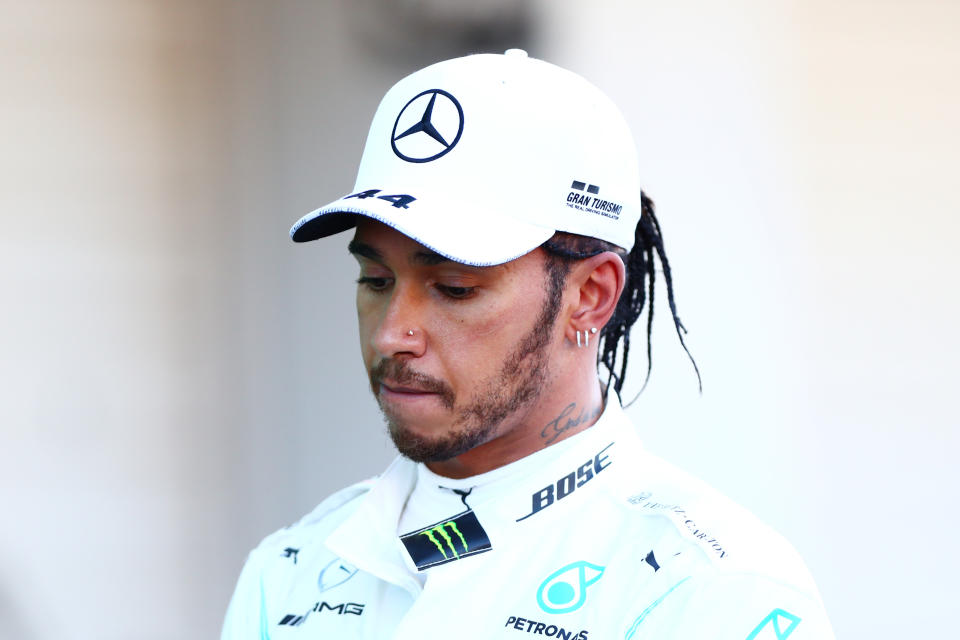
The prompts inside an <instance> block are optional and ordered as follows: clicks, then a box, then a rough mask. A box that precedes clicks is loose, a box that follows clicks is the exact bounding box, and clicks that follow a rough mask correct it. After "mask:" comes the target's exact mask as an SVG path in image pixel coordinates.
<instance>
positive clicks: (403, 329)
mask: <svg viewBox="0 0 960 640" xmlns="http://www.w3.org/2000/svg"><path fill="white" fill-rule="evenodd" d="M422 319H423V301H422V300H421V299H420V297H419V296H418V295H417V294H416V293H415V292H414V291H413V290H412V288H411V287H410V286H408V285H405V284H400V283H397V284H395V285H394V287H393V290H392V291H391V292H390V299H389V301H388V302H387V304H386V308H385V309H384V310H383V315H382V317H381V319H380V322H379V324H378V325H377V327H376V328H375V329H374V331H373V334H372V335H371V337H370V340H371V344H372V346H373V348H374V349H375V350H376V352H377V355H379V356H380V357H382V358H394V357H397V356H403V355H406V356H410V357H415V358H419V357H420V356H422V355H423V353H424V351H425V350H426V333H425V332H424V330H423V323H422Z"/></svg>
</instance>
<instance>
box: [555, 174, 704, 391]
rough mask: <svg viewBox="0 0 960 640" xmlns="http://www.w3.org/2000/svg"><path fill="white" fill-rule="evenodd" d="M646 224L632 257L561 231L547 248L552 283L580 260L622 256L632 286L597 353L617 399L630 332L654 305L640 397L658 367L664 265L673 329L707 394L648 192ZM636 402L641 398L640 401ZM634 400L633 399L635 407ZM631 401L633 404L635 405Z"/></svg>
mask: <svg viewBox="0 0 960 640" xmlns="http://www.w3.org/2000/svg"><path fill="white" fill-rule="evenodd" d="M640 207H641V210H640V211H641V212H640V221H639V222H638V223H637V228H636V231H635V232H634V233H635V236H634V245H633V249H632V250H631V251H630V252H629V253H627V252H626V251H625V250H624V249H623V248H621V247H618V246H616V245H614V244H612V243H610V242H607V241H605V240H599V239H597V238H591V237H588V236H582V235H577V234H572V233H566V232H557V233H555V234H554V235H553V236H552V237H551V238H550V239H549V240H547V241H546V242H544V243H543V245H541V246H542V247H543V249H544V250H545V251H546V253H547V256H548V258H549V259H548V261H547V269H548V271H549V273H550V276H551V279H552V280H553V281H554V282H557V281H560V282H562V281H563V279H564V278H566V275H567V273H569V271H570V268H571V267H572V266H573V263H574V262H575V261H577V260H583V259H586V258H591V257H593V256H595V255H598V254H600V253H603V252H605V251H613V252H614V253H616V254H617V255H619V256H620V259H621V260H623V263H624V266H625V267H626V275H627V277H626V284H625V286H624V290H623V294H622V295H621V296H620V300H618V301H617V307H616V309H615V310H614V312H613V316H611V318H610V321H609V322H607V324H606V326H604V327H603V329H602V330H601V331H600V347H599V352H598V354H597V364H598V366H599V365H600V364H603V366H604V367H605V368H606V369H607V371H608V372H609V377H608V378H607V386H608V387H609V386H610V384H611V383H612V384H613V388H614V390H615V391H616V392H617V395H618V396H619V395H620V391H621V389H623V383H624V380H626V377H627V359H628V356H629V354H630V329H631V327H633V325H634V323H635V322H636V321H637V320H638V319H639V318H640V315H641V314H642V313H643V309H644V307H645V306H647V301H648V300H649V307H648V311H647V375H646V378H645V379H644V381H643V386H642V387H641V388H640V391H638V392H637V396H639V395H640V393H642V392H643V390H644V389H645V388H646V386H647V382H649V381H650V372H651V371H652V369H653V353H652V347H653V343H652V337H653V295H654V285H655V283H656V274H657V270H656V269H655V262H654V259H655V258H657V259H659V261H660V266H661V268H662V271H663V279H664V281H665V282H666V284H667V303H668V304H669V306H670V313H671V314H672V315H673V325H674V327H675V328H676V331H677V337H678V338H680V346H682V347H683V350H684V352H686V354H687V357H688V358H690V362H691V363H692V364H693V370H694V372H695V373H696V374H697V386H698V388H699V389H700V390H701V391H703V382H702V380H701V379H700V369H699V368H698V367H697V363H696V361H695V360H694V359H693V356H692V355H691V354H690V350H689V349H687V344H686V342H684V339H683V336H684V334H686V332H687V329H686V327H684V326H683V323H682V322H680V318H679V316H677V305H676V302H675V301H674V296H673V276H672V274H671V273H670V262H669V261H668V260H667V253H666V250H665V249H664V247H663V235H662V234H661V231H660V223H659V222H658V221H657V216H656V213H655V211H654V206H653V200H651V199H650V198H648V197H647V194H646V193H643V192H641V193H640ZM621 343H622V350H623V359H622V361H621V362H620V365H619V368H618V366H617V360H618V354H619V352H620V350H621ZM634 400H636V397H634ZM632 402H633V401H632V400H631V403H632ZM629 404H630V403H628V405H629Z"/></svg>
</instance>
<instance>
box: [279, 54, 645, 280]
mask: <svg viewBox="0 0 960 640" xmlns="http://www.w3.org/2000/svg"><path fill="white" fill-rule="evenodd" d="M438 138H439V139H440V140H443V142H440V141H438ZM639 175H640V172H639V161H638V159H637V150H636V146H635V145H634V142H633V136H632V134H631V133H630V128H629V127H628V125H627V123H626V120H625V119H624V117H623V115H622V114H621V113H620V111H619V110H618V109H617V107H616V105H614V104H613V102H612V101H611V100H610V99H609V98H608V97H607V96H606V95H604V94H603V93H602V92H601V91H600V90H599V89H597V88H596V87H595V86H593V85H592V84H590V83H589V82H587V81H586V80H585V79H584V78H582V77H581V76H579V75H577V74H575V73H572V72H570V71H567V70H565V69H561V68H560V67H557V66H554V65H552V64H549V63H547V62H544V61H542V60H536V59H533V58H528V57H527V56H526V54H525V53H523V52H522V51H519V50H511V51H509V52H507V54H505V55H495V54H479V55H471V56H465V57H462V58H456V59H453V60H445V61H443V62H438V63H436V64H433V65H430V66H429V67H426V68H424V69H421V70H419V71H417V72H415V73H413V74H411V75H409V76H407V77H406V78H403V79H402V80H400V81H399V82H398V83H397V84H395V85H394V86H393V87H392V88H391V89H390V90H389V91H388V92H387V94H386V95H385V96H384V98H383V100H382V101H381V102H380V106H379V107H378V108H377V111H376V113H375V114H374V117H373V122H372V124H371V125H370V132H369V134H368V136H367V142H366V146H365V147H364V151H363V156H362V158H361V160H360V168H359V170H358V173H357V180H356V183H355V185H354V188H353V191H352V192H351V193H350V194H349V195H345V196H344V197H342V198H339V199H338V200H335V201H333V202H331V203H330V204H328V205H325V206H323V207H320V208H319V209H317V210H315V211H312V212H310V213H308V214H307V215H305V216H303V217H302V218H301V219H300V220H298V221H297V222H296V223H295V224H294V225H293V227H292V228H291V229H290V236H291V237H292V238H293V239H294V240H296V241H297V242H303V241H309V240H314V239H316V238H320V237H324V236H327V235H330V234H333V233H338V232H340V231H343V230H345V229H347V228H350V227H352V226H353V222H352V221H351V220H348V219H344V216H343V215H341V214H342V213H350V214H359V215H363V216H367V217H369V218H373V219H375V220H379V221H381V222H383V223H385V224H388V225H390V226H392V227H394V228H395V229H397V230H399V231H400V232H402V233H403V234H405V235H407V236H409V237H411V238H413V239H414V240H416V241H417V242H419V243H420V244H422V245H424V246H426V247H429V248H430V249H432V250H433V251H435V252H437V253H439V254H441V255H443V256H446V257H448V258H450V259H452V260H454V261H456V262H462V263H465V264H471V265H477V266H484V265H493V264H501V263H504V262H508V261H510V260H513V259H515V258H517V257H519V256H522V255H524V254H526V253H527V252H529V251H531V250H532V249H534V248H535V247H537V246H539V245H540V244H541V243H543V242H544V241H545V240H547V239H548V238H550V236H552V235H553V233H554V231H566V232H570V233H576V234H580V235H584V236H588V237H593V238H600V239H602V240H606V241H608V242H612V243H613V244H615V245H617V246H620V247H623V248H624V249H627V250H629V249H630V248H631V247H632V246H633V243H634V237H635V231H636V226H637V221H638V220H639V219H640V213H641V204H640V202H641V198H640V182H639Z"/></svg>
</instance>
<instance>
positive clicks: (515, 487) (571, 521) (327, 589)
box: [222, 402, 833, 640]
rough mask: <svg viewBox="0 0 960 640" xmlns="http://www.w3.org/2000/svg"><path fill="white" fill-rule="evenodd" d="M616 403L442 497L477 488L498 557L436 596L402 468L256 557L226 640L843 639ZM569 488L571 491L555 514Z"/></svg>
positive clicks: (786, 552)
mask: <svg viewBox="0 0 960 640" xmlns="http://www.w3.org/2000/svg"><path fill="white" fill-rule="evenodd" d="M607 404H608V406H607V409H606V410H605V412H604V414H603V415H602V416H601V418H600V420H598V422H597V424H596V425H594V426H593V427H591V428H590V429H587V430H586V431H584V432H582V433H580V434H577V435H576V436H573V437H571V438H569V439H567V440H566V441H563V442H561V443H558V444H557V445H554V446H553V447H549V448H548V449H547V450H545V451H544V452H540V453H542V454H549V455H540V454H534V455H533V456H529V457H528V458H525V459H524V460H521V461H519V463H516V464H517V466H516V467H514V468H508V467H504V469H501V470H498V471H497V472H493V475H492V476H491V475H489V474H485V477H484V476H481V477H478V478H473V479H467V480H457V481H448V482H449V483H450V484H452V485H454V486H453V488H461V489H465V488H469V486H471V484H470V482H471V480H473V481H477V480H479V481H480V483H479V485H475V486H477V488H475V489H474V490H473V491H472V492H471V494H470V496H468V498H467V504H468V505H469V506H470V507H471V508H472V509H473V512H474V513H475V515H476V516H477V518H478V520H479V521H480V523H481V525H482V526H483V528H484V529H485V531H486V533H487V536H488V537H489V539H490V542H491V545H492V549H491V550H490V551H488V552H485V553H478V554H476V555H470V556H467V557H462V558H460V559H459V560H455V561H450V562H448V563H446V564H442V565H439V566H435V567H432V568H429V569H427V570H426V571H425V573H426V574H427V576H428V579H427V580H426V585H425V586H422V585H421V582H420V580H419V579H418V578H417V575H416V574H417V572H416V570H415V569H416V567H415V565H414V563H413V561H412V559H411V558H410V556H409V555H408V554H407V552H406V549H405V548H404V546H403V545H402V544H401V542H400V541H399V538H398V535H397V533H398V526H399V525H398V523H400V518H401V512H402V510H403V508H404V505H405V504H406V503H407V500H408V498H410V496H411V492H412V491H413V489H414V487H415V485H416V484H417V478H418V467H417V465H415V464H413V463H411V462H409V461H407V460H405V459H402V458H398V459H397V460H395V461H394V462H393V463H392V464H391V465H390V467H388V468H387V470H386V471H385V472H384V473H383V475H381V476H380V477H379V478H377V479H375V480H371V481H367V482H364V483H360V484H358V485H355V486H353V487H350V488H348V489H346V490H344V491H341V492H339V493H337V494H335V495H334V496H332V497H331V498H328V499H327V500H326V501H324V502H323V503H322V504H321V505H320V506H319V507H317V509H315V510H314V512H313V513H311V514H310V515H308V516H306V517H305V518H304V519H303V520H301V521H300V522H299V523H297V524H296V525H294V526H292V527H289V528H287V529H284V530H281V531H278V532H277V533H275V534H273V535H271V536H269V537H267V538H266V539H265V540H264V541H263V542H262V543H261V544H260V545H259V546H258V547H257V548H256V549H255V550H254V551H253V552H251V554H250V557H249V558H248V560H247V564H246V566H245V567H244V569H243V572H242V574H241V576H240V580H239V583H238V584H237V589H236V592H235V594H234V597H233V600H232V602H231V604H230V607H229V610H228V612H227V617H226V622H225V624H224V628H223V635H222V638H223V640H251V639H254V638H258V639H261V640H262V639H264V638H276V639H283V638H297V637H303V638H306V637H318V638H338V639H346V640H349V639H354V638H357V639H359V638H365V639H378V640H379V639H385V638H392V639H395V640H412V639H414V638H417V639H421V638H437V639H440V638H458V639H461V638H478V639H479V638H484V639H489V638H514V639H519V638H523V637H529V638H531V639H532V638H534V637H538V636H539V637H548V638H563V639H565V640H571V639H574V638H576V639H579V640H589V639H590V638H593V639H594V640H596V639H606V638H624V639H631V638H655V639H657V640H670V639H675V640H680V639H684V640H686V639H695V640H706V639H730V640H744V639H746V640H754V639H757V640H760V639H765V638H773V639H780V640H783V639H786V638H789V639H790V640H805V639H813V638H817V639H822V638H832V637H833V634H832V632H831V630H830V625H829V622H828V621H827V618H826V614H825V612H824V609H823V605H822V603H821V601H820V597H819V595H818V593H817V590H816V587H815V585H814V583H813V580H812V579H811V577H810V575H809V573H808V572H807V570H806V568H805V566H804V564H803V562H802V561H801V560H800V558H799V557H798V555H797V554H796V552H795V551H794V550H793V548H792V547H791V546H790V545H789V544H788V543H787V542H785V541H784V540H783V539H782V538H781V537H780V536H779V535H777V534H776V533H775V532H773V531H772V530H771V529H769V528H768V527H766V526H765V525H763V524H762V523H760V522H759V521H758V520H756V519H755V518H754V517H753V516H752V515H750V514H749V513H747V512H746V511H745V510H743V509H742V508H741V507H739V506H737V505H735V504H734V503H733V502H731V501H730V500H728V499H727V498H725V497H723V496H721V495H720V494H718V493H717V492H716V491H714V490H712V489H711V488H709V487H707V486H706V485H704V484H703V483H702V482H700V481H698V480H696V479H694V478H691V477H690V476H688V475H687V474H685V473H683V472H681V471H679V470H677V469H676V468H674V467H672V466H671V465H669V464H667V463H666V462H664V461H662V460H660V459H658V458H656V457H655V456H652V455H650V454H649V453H647V452H645V451H644V450H643V449H642V447H641V446H640V443H639V439H638V438H637V436H636V434H635V432H634V429H633V427H632V425H631V424H630V423H629V421H628V419H627V418H626V416H625V415H624V413H623V411H622V409H621V408H620V407H619V405H618V404H617V403H616V402H608V403H607ZM554 447H557V449H556V450H555V451H553V452H551V451H550V449H553V448H554ZM510 466H511V467H512V466H513V465H510ZM571 474H572V478H570V475H571ZM422 477H427V476H422ZM565 478H566V479H565ZM435 479H436V477H435V476H434V477H433V478H430V480H435ZM558 482H559V484H560V485H561V488H562V489H566V490H570V489H572V490H570V491H568V492H567V493H566V494H565V495H564V497H563V498H560V499H558V498H557V496H558V495H560V493H559V492H560V490H559V489H558ZM578 484H579V486H577V485H578ZM425 487H426V488H429V487H428V486H426V485H425ZM547 487H551V489H550V490H547V489H546V488H547ZM551 492H552V494H553V502H552V503H550V504H549V505H548V506H543V508H541V509H540V510H539V511H535V510H534V506H535V505H545V504H547V503H548V502H549V501H548V500H547V499H546V496H548V495H549V494H550V493H551ZM451 493H452V492H451ZM453 498H454V499H451V500H450V501H449V505H450V509H451V511H450V512H449V513H443V514H439V516H440V517H439V518H436V517H435V516H437V515H438V514H437V513H436V512H435V511H428V512H424V514H423V517H425V518H426V521H422V522H417V523H416V524H415V525H414V526H413V527H411V528H413V529H417V528H418V527H425V526H429V525H431V524H433V523H434V522H438V521H440V520H443V518H446V517H449V516H453V515H454V514H456V513H457V512H458V511H461V510H462V509H463V506H462V503H460V501H459V497H458V496H456V495H453ZM438 500H439V499H438ZM430 502H431V504H434V503H436V502H437V501H430ZM434 506H436V504H434ZM531 513H532V515H529V514H531ZM518 520H519V522H518ZM408 522H410V521H408V520H407V519H405V520H404V525H407V524H408ZM400 532H401V533H404V532H405V529H403V527H401V531H400ZM293 550H296V551H295V552H294V551H293Z"/></svg>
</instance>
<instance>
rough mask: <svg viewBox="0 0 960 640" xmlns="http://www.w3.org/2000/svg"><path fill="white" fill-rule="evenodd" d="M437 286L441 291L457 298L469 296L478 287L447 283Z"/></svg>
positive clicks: (461, 298) (449, 296)
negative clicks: (456, 285)
mask: <svg viewBox="0 0 960 640" xmlns="http://www.w3.org/2000/svg"><path fill="white" fill-rule="evenodd" d="M436 287H437V290H438V291H440V293H442V294H443V295H445V296H447V297H448V298H453V299H455V300H463V299H465V298H469V297H471V296H472V295H473V294H474V292H475V291H476V289H477V288H476V287H451V286H448V285H445V284H438V285H436Z"/></svg>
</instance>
